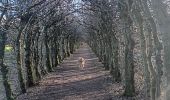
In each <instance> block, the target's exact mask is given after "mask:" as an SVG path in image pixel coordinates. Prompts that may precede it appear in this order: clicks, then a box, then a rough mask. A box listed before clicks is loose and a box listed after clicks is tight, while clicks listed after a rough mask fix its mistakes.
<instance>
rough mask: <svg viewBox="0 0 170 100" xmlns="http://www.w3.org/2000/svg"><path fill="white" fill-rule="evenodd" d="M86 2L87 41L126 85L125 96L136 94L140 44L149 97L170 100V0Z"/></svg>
mask: <svg viewBox="0 0 170 100" xmlns="http://www.w3.org/2000/svg"><path fill="white" fill-rule="evenodd" d="M83 1H84V4H83V8H82V11H80V13H82V17H83V18H82V19H83V22H82V23H83V25H84V27H86V32H87V37H88V39H89V40H90V41H89V40H87V42H88V44H89V45H90V47H91V48H92V49H93V51H94V52H95V53H96V55H97V56H98V57H99V59H100V61H101V62H102V63H103V64H104V65H105V69H107V70H109V71H110V73H111V75H112V77H113V79H114V81H115V82H122V83H123V84H124V86H125V91H124V95H125V96H134V95H136V91H135V84H134V83H135V80H134V74H135V70H134V67H135V61H134V56H135V52H134V51H135V50H136V45H140V48H139V49H138V51H139V52H138V53H140V58H138V59H139V60H140V61H141V63H142V66H140V67H141V68H142V70H141V71H143V76H142V77H143V79H144V89H145V98H146V100H160V99H161V100H169V99H170V88H169V85H170V84H169V82H170V81H169V80H170V72H169V71H170V67H169V66H170V65H169V64H170V62H169V60H170V55H169V54H170V51H169V50H170V39H169V38H170V33H169V32H170V25H169V24H170V16H169V8H168V7H169V6H168V3H169V1H168V0H83ZM85 15H86V16H85ZM137 40H139V43H136V41H137Z"/></svg>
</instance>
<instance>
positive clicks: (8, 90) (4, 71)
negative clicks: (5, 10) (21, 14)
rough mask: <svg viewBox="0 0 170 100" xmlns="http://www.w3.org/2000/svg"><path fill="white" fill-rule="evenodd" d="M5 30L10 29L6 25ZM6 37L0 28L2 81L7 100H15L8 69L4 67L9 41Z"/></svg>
mask: <svg viewBox="0 0 170 100" xmlns="http://www.w3.org/2000/svg"><path fill="white" fill-rule="evenodd" d="M5 29H8V26H6V25H5ZM6 35H7V33H6V32H4V31H2V29H1V28H0V66H1V68H0V69H1V72H2V79H3V84H4V87H5V92H6V97H7V100H14V98H13V93H12V90H11V86H10V84H9V82H8V76H7V74H8V69H7V66H6V65H4V51H5V42H6V40H7V37H6Z"/></svg>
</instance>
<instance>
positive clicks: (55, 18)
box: [0, 0, 79, 100]
mask: <svg viewBox="0 0 170 100" xmlns="http://www.w3.org/2000/svg"><path fill="white" fill-rule="evenodd" d="M74 12H75V9H74V4H72V1H71V0H1V1H0V69H1V75H2V80H3V81H1V82H3V84H4V89H5V91H6V98H7V100H13V99H14V95H13V93H12V89H11V86H10V83H9V78H8V66H7V65H5V63H4V53H5V50H6V46H7V45H8V46H10V47H11V48H12V50H14V52H15V56H16V63H17V70H18V80H19V83H18V84H19V86H20V89H21V92H20V93H25V92H26V89H27V88H28V87H30V86H33V85H35V84H37V82H38V81H39V80H40V79H41V78H42V77H43V76H44V75H45V74H47V73H48V72H51V71H53V68H54V67H56V66H57V65H58V64H59V63H61V61H62V60H63V59H64V58H65V57H68V56H70V54H71V53H73V52H74V50H75V49H76V48H77V46H78V42H77V41H79V40H78V37H79V34H78V32H77V27H78V26H77V24H76V23H75V22H73V21H74V19H75V16H74V14H73V13H74ZM11 38H12V39H11ZM11 40H12V41H11ZM24 75H25V77H24Z"/></svg>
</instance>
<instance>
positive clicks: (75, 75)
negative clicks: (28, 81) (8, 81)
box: [17, 45, 145, 100]
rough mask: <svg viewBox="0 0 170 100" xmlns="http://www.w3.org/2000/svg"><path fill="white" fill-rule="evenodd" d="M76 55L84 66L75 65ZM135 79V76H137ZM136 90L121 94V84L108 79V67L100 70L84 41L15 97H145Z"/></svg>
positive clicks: (21, 99)
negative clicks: (35, 83) (129, 93)
mask: <svg viewBox="0 0 170 100" xmlns="http://www.w3.org/2000/svg"><path fill="white" fill-rule="evenodd" d="M79 57H83V58H85V59H86V63H85V68H84V69H81V68H79V67H78V58H79ZM135 79H137V80H139V77H135ZM139 82H140V80H139ZM135 84H137V85H139V84H140V83H138V82H136V83H135ZM137 85H136V86H137ZM137 87H138V86H137ZM139 87H140V86H139ZM136 91H137V95H136V96H135V97H132V98H127V97H124V96H122V95H123V92H124V86H123V84H122V83H114V82H113V81H112V78H111V76H110V74H109V71H106V70H104V67H103V64H102V63H101V62H99V60H98V58H97V57H96V55H95V54H94V53H93V52H92V51H91V49H90V48H89V47H88V46H86V45H85V46H82V47H80V49H78V50H77V51H76V52H75V53H74V54H72V55H71V56H70V57H68V58H66V59H65V60H64V61H63V63H61V64H60V65H59V66H57V67H56V68H55V69H54V72H52V73H49V74H48V75H47V76H45V77H44V78H43V79H42V80H41V81H40V83H39V85H37V86H34V87H31V88H29V89H28V90H27V93H25V94H22V95H20V96H18V97H17V100H145V99H144V97H143V95H142V93H143V92H142V89H140V88H137V90H136Z"/></svg>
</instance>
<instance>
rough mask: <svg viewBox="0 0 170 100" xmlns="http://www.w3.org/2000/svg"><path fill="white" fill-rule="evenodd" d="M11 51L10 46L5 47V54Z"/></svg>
mask: <svg viewBox="0 0 170 100" xmlns="http://www.w3.org/2000/svg"><path fill="white" fill-rule="evenodd" d="M12 50H13V47H12V46H10V45H5V52H11V51H12Z"/></svg>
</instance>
